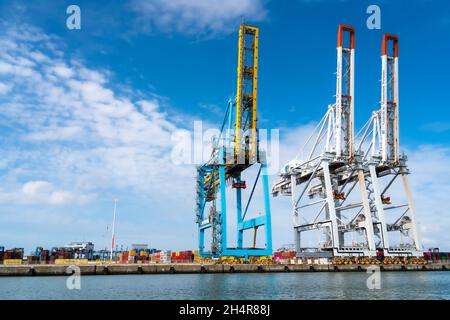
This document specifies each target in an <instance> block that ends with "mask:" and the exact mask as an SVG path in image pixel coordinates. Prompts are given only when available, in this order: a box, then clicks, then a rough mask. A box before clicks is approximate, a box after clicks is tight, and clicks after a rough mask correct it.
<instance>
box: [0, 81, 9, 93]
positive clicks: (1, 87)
mask: <svg viewBox="0 0 450 320" xmlns="http://www.w3.org/2000/svg"><path fill="white" fill-rule="evenodd" d="M10 90H11V86H10V85H7V84H6V83H3V82H0V94H6V93H8V92H9V91H10Z"/></svg>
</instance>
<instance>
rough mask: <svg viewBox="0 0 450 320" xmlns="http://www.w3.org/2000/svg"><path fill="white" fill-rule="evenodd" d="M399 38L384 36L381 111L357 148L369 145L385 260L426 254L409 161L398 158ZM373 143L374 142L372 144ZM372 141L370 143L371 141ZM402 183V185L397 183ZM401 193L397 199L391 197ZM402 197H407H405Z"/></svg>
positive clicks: (369, 181)
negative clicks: (416, 210) (414, 200)
mask: <svg viewBox="0 0 450 320" xmlns="http://www.w3.org/2000/svg"><path fill="white" fill-rule="evenodd" d="M398 43H399V40H398V37H396V36H394V35H388V34H384V35H383V41H382V53H381V102H380V104H381V108H380V109H379V110H377V111H374V112H373V113H372V117H371V118H370V120H369V121H368V122H367V124H366V125H365V126H364V127H363V128H362V129H361V130H360V132H361V133H362V137H361V140H360V142H359V145H358V150H361V149H362V148H364V147H366V151H365V155H364V157H363V159H364V167H365V168H367V170H368V175H366V188H367V192H368V196H369V199H368V200H369V203H370V208H371V212H372V215H373V217H374V234H375V238H376V243H377V247H379V248H382V249H383V250H384V254H385V255H386V256H399V255H407V256H422V243H421V239H420V236H419V230H418V227H417V221H416V215H415V209H414V204H413V200H412V194H411V190H410V187H409V182H408V174H409V173H410V172H409V169H408V167H407V165H406V161H407V157H406V156H405V155H400V154H399V82H398V79H399V78H398V59H399V56H398V53H399V50H398ZM370 139H371V140H370ZM369 140H370V141H369ZM399 178H400V179H401V182H402V184H401V185H400V186H397V185H396V181H397V180H399ZM394 192H395V193H396V195H397V196H398V198H395V199H394V198H393V197H391V196H390V194H391V193H394ZM402 193H403V195H402Z"/></svg>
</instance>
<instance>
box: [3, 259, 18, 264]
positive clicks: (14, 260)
mask: <svg viewBox="0 0 450 320" xmlns="http://www.w3.org/2000/svg"><path fill="white" fill-rule="evenodd" d="M3 264H22V259H5V260H3Z"/></svg>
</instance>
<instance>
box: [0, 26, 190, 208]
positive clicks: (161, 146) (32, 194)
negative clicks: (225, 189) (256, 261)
mask: <svg viewBox="0 0 450 320" xmlns="http://www.w3.org/2000/svg"><path fill="white" fill-rule="evenodd" d="M15 28H16V27H9V29H5V30H4V32H5V35H4V37H3V40H2V41H6V39H7V40H8V41H9V43H14V44H15V45H11V44H10V45H7V46H6V45H5V46H3V47H0V81H6V80H7V81H8V83H11V84H12V85H14V87H15V88H17V90H15V91H14V92H13V93H11V94H10V95H9V96H7V99H3V100H0V108H1V109H2V110H3V111H2V113H1V114H0V122H1V123H5V124H7V125H8V128H9V129H8V131H7V132H6V135H5V136H4V137H3V138H4V139H5V141H6V142H7V143H6V144H5V147H4V148H3V149H2V152H3V154H4V161H3V162H4V163H5V166H4V169H5V170H4V171H3V173H2V181H3V183H2V184H3V186H4V187H5V190H16V191H13V192H9V193H5V192H3V193H2V198H0V201H1V200H2V199H3V201H2V202H3V203H5V202H7V200H8V199H11V198H14V199H18V198H20V197H24V198H26V199H28V200H29V201H25V202H26V203H39V202H40V203H46V204H54V205H62V204H68V203H85V202H86V201H88V200H92V198H89V199H87V198H86V199H85V198H83V197H82V196H80V195H84V194H88V195H90V194H91V193H92V192H95V193H96V192H97V191H99V190H102V191H104V192H111V190H120V191H117V193H119V194H120V193H122V192H127V191H128V190H134V191H139V192H141V194H147V195H148V197H150V198H151V199H152V200H153V199H155V198H158V197H159V196H160V195H164V196H166V197H167V196H173V195H174V194H176V192H177V191H181V190H182V188H183V186H186V190H189V189H190V186H191V185H192V186H193V183H192V181H190V179H191V178H192V176H193V173H192V172H193V170H191V169H193V168H186V167H173V166H172V163H171V159H170V150H171V148H172V145H173V142H172V140H171V134H172V132H174V131H175V130H177V129H178V126H177V124H176V123H175V122H173V121H171V120H169V119H170V118H169V117H168V115H167V114H166V113H165V112H164V111H163V110H162V108H161V105H160V101H159V100H158V99H156V98H154V97H151V98H150V99H143V97H142V95H141V94H137V93H136V92H133V90H129V89H128V90H126V91H124V90H121V89H118V88H117V87H118V86H114V85H112V84H111V83H110V82H109V79H110V72H109V71H102V70H95V69H91V68H89V67H87V66H86V65H84V64H83V63H81V62H80V61H77V60H73V59H71V57H70V56H64V55H61V54H60V50H59V47H58V45H56V43H58V42H59V40H58V39H55V38H54V37H51V36H46V35H44V34H43V33H42V32H41V31H40V30H38V29H35V28H32V30H33V35H30V34H28V33H27V30H28V29H27V28H25V29H24V30H23V32H17V31H16V29H15ZM36 38H38V39H41V42H38V43H37V42H36V41H35V39H36ZM10 57H14V59H11V58H10ZM0 83H3V82H0ZM183 176H188V177H189V178H188V179H187V180H185V181H184V180H183V181H182V182H180V181H179V182H178V183H177V184H173V181H174V180H176V179H179V178H180V177H183ZM6 181H7V182H8V183H6ZM24 181H37V182H35V183H34V182H33V183H31V182H30V183H29V184H24V185H23V188H18V186H20V185H22V184H23V182H24ZM43 181H45V183H44V182H43ZM50 186H51V187H50ZM36 190H37V191H36ZM186 190H184V191H185V192H186ZM38 191H39V192H38ZM134 191H133V192H134ZM33 199H34V200H35V201H34V200H33ZM178 199H184V201H186V202H184V203H185V204H187V205H189V208H190V207H191V203H190V202H187V201H190V199H189V198H188V197H185V196H182V197H178ZM31 200H33V201H31ZM38 200H42V201H38ZM84 200H86V201H84ZM83 201H84V202H83ZM155 201H156V200H155ZM181 203H183V202H178V204H180V205H181ZM172 214H174V213H172Z"/></svg>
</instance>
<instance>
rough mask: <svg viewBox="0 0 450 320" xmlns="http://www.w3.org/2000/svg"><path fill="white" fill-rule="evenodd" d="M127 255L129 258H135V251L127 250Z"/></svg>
mask: <svg viewBox="0 0 450 320" xmlns="http://www.w3.org/2000/svg"><path fill="white" fill-rule="evenodd" d="M128 255H129V256H135V255H136V250H129V251H128Z"/></svg>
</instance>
